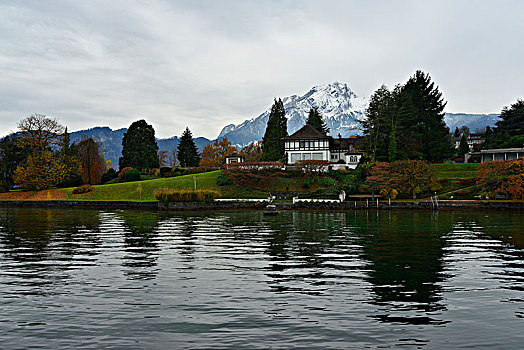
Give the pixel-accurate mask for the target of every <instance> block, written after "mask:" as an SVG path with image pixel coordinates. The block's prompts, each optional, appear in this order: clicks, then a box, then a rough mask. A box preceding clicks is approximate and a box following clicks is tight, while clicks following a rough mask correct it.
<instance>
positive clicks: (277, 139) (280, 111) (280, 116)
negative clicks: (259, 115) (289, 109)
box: [261, 99, 287, 161]
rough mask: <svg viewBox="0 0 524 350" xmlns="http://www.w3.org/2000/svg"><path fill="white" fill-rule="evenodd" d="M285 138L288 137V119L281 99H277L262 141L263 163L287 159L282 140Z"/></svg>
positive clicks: (272, 107)
mask: <svg viewBox="0 0 524 350" xmlns="http://www.w3.org/2000/svg"><path fill="white" fill-rule="evenodd" d="M285 136H287V119H286V111H285V109H284V103H282V100H281V99H278V100H277V99H275V102H274V103H273V106H271V113H270V114H269V119H268V121H267V127H266V132H265V134H264V138H263V139H262V157H261V159H262V160H263V161H277V160H280V159H283V158H284V157H285V154H284V140H282V138H283V137H285Z"/></svg>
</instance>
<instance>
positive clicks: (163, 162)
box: [158, 151, 169, 167]
mask: <svg viewBox="0 0 524 350" xmlns="http://www.w3.org/2000/svg"><path fill="white" fill-rule="evenodd" d="M158 164H159V165H160V166H161V167H162V166H168V165H169V152H168V151H158Z"/></svg>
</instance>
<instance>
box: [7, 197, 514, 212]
mask: <svg viewBox="0 0 524 350" xmlns="http://www.w3.org/2000/svg"><path fill="white" fill-rule="evenodd" d="M272 204H274V205H275V206H276V207H277V210H292V209H309V210H315V209H323V210H355V209H357V210H363V209H364V210H365V209H426V210H432V209H436V208H435V207H433V204H432V203H431V202H391V205H390V204H389V203H388V202H379V203H378V205H377V202H371V201H370V202H367V203H366V202H354V201H346V202H343V203H338V202H298V203H295V204H293V203H292V202H273V203H272ZM266 205H267V203H264V202H241V201H231V202H226V201H220V202H213V203H198V202H177V203H169V205H168V206H167V207H166V206H164V204H163V203H159V202H133V201H63V200H51V201H0V206H2V207H43V208H72V209H76V208H94V209H101V208H107V209H142V210H175V211H177V210H179V211H183V210H235V209H260V210H261V209H264V208H265V207H266ZM459 208H473V209H475V208H476V209H490V208H491V209H524V202H502V201H501V202H498V201H479V200H471V201H466V200H464V201H459V200H445V201H439V209H459Z"/></svg>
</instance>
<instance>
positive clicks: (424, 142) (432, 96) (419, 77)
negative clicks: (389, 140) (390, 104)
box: [400, 71, 453, 162]
mask: <svg viewBox="0 0 524 350" xmlns="http://www.w3.org/2000/svg"><path fill="white" fill-rule="evenodd" d="M400 94H401V95H402V102H401V103H402V106H401V107H403V108H404V111H408V112H406V113H405V114H403V115H402V114H401V118H402V121H401V124H402V125H401V128H402V131H403V135H408V136H409V137H408V139H411V143H412V144H411V145H410V144H409V143H405V144H404V145H403V146H404V150H405V152H406V153H407V154H408V155H410V154H411V156H410V158H421V159H424V160H428V161H430V162H435V161H442V160H443V159H447V158H449V157H450V156H451V154H452V151H453V150H452V146H451V142H450V140H449V128H448V127H447V126H446V124H445V122H444V108H445V107H446V104H447V103H446V102H444V99H443V98H442V93H441V92H440V91H439V89H438V87H436V86H435V83H433V82H432V81H431V77H430V76H429V74H427V73H424V72H422V71H416V72H415V75H413V76H412V77H411V78H410V79H409V80H408V81H407V82H406V84H405V85H404V86H402V88H401V89H400ZM403 135H402V136H403ZM400 138H401V137H400ZM413 148H414V151H415V154H413V152H410V150H413Z"/></svg>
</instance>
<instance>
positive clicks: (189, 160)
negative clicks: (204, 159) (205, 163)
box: [177, 127, 200, 167]
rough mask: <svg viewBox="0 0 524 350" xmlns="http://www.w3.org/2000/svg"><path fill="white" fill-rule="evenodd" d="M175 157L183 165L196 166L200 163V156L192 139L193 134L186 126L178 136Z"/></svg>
mask: <svg viewBox="0 0 524 350" xmlns="http://www.w3.org/2000/svg"><path fill="white" fill-rule="evenodd" d="M177 158H178V161H179V162H180V165H181V166H183V167H196V166H198V164H199V163H200V156H199V155H198V150H197V147H196V145H195V141H194V140H193V135H192V134H191V131H190V130H189V128H188V127H186V130H184V132H183V133H182V136H181V137H180V143H179V144H178V151H177Z"/></svg>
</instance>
